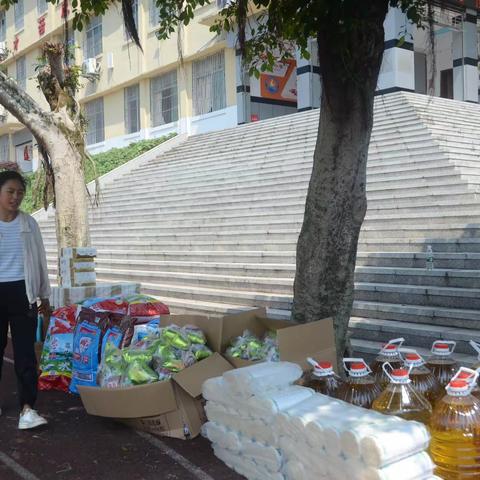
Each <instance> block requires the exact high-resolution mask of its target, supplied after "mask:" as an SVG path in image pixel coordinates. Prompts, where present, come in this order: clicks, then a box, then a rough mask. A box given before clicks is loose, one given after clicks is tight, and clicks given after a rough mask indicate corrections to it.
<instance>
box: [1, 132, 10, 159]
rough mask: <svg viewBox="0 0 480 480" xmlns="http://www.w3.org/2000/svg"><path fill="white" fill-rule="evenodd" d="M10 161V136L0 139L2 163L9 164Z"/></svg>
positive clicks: (3, 136)
mask: <svg viewBox="0 0 480 480" xmlns="http://www.w3.org/2000/svg"><path fill="white" fill-rule="evenodd" d="M9 161H10V141H9V139H8V135H2V136H1V137H0V163H8V162H9Z"/></svg>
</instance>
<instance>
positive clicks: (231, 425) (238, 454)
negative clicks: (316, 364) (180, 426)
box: [203, 362, 314, 480]
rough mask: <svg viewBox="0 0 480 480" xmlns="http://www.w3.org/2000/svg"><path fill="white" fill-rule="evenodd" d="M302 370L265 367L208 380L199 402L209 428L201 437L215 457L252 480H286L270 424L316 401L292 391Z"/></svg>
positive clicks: (290, 366)
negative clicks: (295, 407) (298, 406)
mask: <svg viewBox="0 0 480 480" xmlns="http://www.w3.org/2000/svg"><path fill="white" fill-rule="evenodd" d="M301 375H302V370H301V368H300V367H299V366H298V365H296V364H293V363H288V362H274V363H273V362H268V363H262V364H257V365H254V366H251V367H246V368H241V369H238V370H231V371H228V372H226V373H224V374H223V376H222V377H217V378H212V379H209V380H207V381H206V382H205V383H204V385H203V396H204V398H205V399H206V400H207V403H206V406H205V411H206V414H207V418H208V420H209V421H208V422H207V423H206V424H205V425H204V426H203V434H204V435H205V436H206V437H207V438H208V439H209V440H210V441H211V442H212V443H213V449H214V452H215V455H216V456H217V457H218V458H220V459H221V460H222V461H223V462H225V463H226V464H227V465H228V466H229V467H230V468H232V469H234V470H235V471H237V472H238V473H240V474H241V475H244V476H245V477H247V478H248V479H251V480H284V479H285V476H284V473H283V468H284V459H283V457H282V452H281V450H280V448H279V445H278V439H277V437H276V435H275V429H274V419H275V417H276V415H277V414H278V413H279V412H282V411H284V410H287V409H288V408H291V407H292V406H293V405H296V404H298V403H300V402H302V401H303V400H306V399H308V398H309V397H312V396H313V395H314V392H313V390H311V389H309V388H304V387H300V386H295V385H293V383H294V382H296V381H297V380H298V379H299V378H300V377H301Z"/></svg>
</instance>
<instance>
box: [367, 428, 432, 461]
mask: <svg viewBox="0 0 480 480" xmlns="http://www.w3.org/2000/svg"><path fill="white" fill-rule="evenodd" d="M429 443H430V434H429V433H428V431H427V429H426V427H425V425H423V424H422V423H419V422H412V421H408V422H407V421H405V422H396V423H395V424H394V425H392V426H391V427H390V428H389V429H388V430H383V431H382V430H377V431H373V432H371V433H369V434H368V436H366V437H364V438H363V439H362V440H361V442H360V451H361V454H362V458H363V460H364V462H365V463H366V464H367V465H368V466H370V467H373V468H382V467H384V466H386V465H389V464H391V463H393V462H398V461H399V460H402V459H403V458H406V457H409V456H411V455H414V454H416V453H418V452H422V451H423V450H426V449H427V448H428V445H429Z"/></svg>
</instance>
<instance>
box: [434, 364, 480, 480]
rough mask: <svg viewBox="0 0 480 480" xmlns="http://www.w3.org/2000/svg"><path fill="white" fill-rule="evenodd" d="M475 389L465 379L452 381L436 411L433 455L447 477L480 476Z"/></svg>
mask: <svg viewBox="0 0 480 480" xmlns="http://www.w3.org/2000/svg"><path fill="white" fill-rule="evenodd" d="M473 373H474V375H475V380H474V383H476V381H477V377H478V373H476V372H473ZM471 388H472V385H471V383H469V382H467V381H465V380H452V381H451V382H450V383H449V384H448V386H447V387H446V391H447V394H446V395H445V396H444V397H443V398H442V399H441V400H439V401H438V402H437V404H436V405H435V408H434V410H433V415H432V420H431V422H430V433H431V435H432V440H431V442H430V455H431V457H432V460H433V461H434V462H435V463H436V465H437V469H436V470H435V474H436V475H438V476H439V477H441V478H443V479H444V480H457V479H472V480H473V479H477V478H480V462H479V445H480V401H479V400H478V399H477V398H475V397H474V396H473V395H471V394H470V391H471Z"/></svg>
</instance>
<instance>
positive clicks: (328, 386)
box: [302, 358, 345, 398]
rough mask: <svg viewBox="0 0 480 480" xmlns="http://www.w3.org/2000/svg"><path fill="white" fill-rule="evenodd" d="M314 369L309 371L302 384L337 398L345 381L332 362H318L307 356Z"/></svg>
mask: <svg viewBox="0 0 480 480" xmlns="http://www.w3.org/2000/svg"><path fill="white" fill-rule="evenodd" d="M307 361H308V363H310V365H312V367H313V370H312V371H310V372H307V373H306V374H305V376H304V378H303V379H302V385H303V386H304V387H309V388H312V389H313V390H315V391H316V392H317V393H322V394H323V395H328V396H329V397H333V398H337V397H338V390H339V388H340V387H341V386H342V385H343V384H344V383H345V382H344V381H343V380H342V379H341V378H340V377H339V376H338V375H337V374H336V373H335V372H334V371H333V366H332V364H331V363H330V362H316V361H315V360H314V359H313V358H307Z"/></svg>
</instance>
